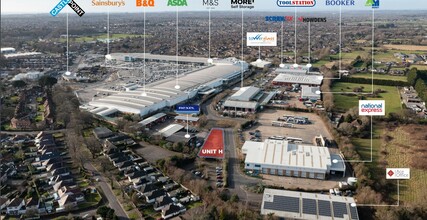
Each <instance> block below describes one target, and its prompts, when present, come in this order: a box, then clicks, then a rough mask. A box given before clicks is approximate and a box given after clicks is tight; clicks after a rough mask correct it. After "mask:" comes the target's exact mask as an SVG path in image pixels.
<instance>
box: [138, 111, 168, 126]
mask: <svg viewBox="0 0 427 220" xmlns="http://www.w3.org/2000/svg"><path fill="white" fill-rule="evenodd" d="M165 116H166V114H165V113H157V114H155V115H153V116H151V117H148V118H146V119H144V120H142V121H140V122H139V124H141V125H142V126H146V125H148V124H151V123H153V122H155V121H157V120H159V119H160V118H163V117H165Z"/></svg>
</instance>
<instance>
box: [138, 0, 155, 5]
mask: <svg viewBox="0 0 427 220" xmlns="http://www.w3.org/2000/svg"><path fill="white" fill-rule="evenodd" d="M136 7H154V0H136Z"/></svg>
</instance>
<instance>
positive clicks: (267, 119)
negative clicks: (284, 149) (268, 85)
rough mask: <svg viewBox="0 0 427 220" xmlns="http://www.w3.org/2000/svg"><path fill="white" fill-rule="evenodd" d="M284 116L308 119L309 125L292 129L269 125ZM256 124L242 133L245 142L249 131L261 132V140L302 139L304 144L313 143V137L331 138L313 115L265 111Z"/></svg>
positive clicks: (300, 125)
mask: <svg viewBox="0 0 427 220" xmlns="http://www.w3.org/2000/svg"><path fill="white" fill-rule="evenodd" d="M284 115H293V116H304V117H308V119H309V120H310V121H311V124H295V125H294V127H293V128H285V127H274V126H272V125H271V122H272V121H277V118H279V117H281V116H284ZM258 122H259V124H258V125H256V126H254V127H252V128H251V130H247V131H245V132H244V133H245V137H246V140H248V139H249V138H250V136H249V131H254V130H260V131H261V135H262V140H264V139H266V138H268V137H270V136H285V137H297V138H302V139H303V142H304V143H313V139H314V137H315V136H317V135H319V134H321V135H323V136H324V137H326V138H329V139H330V138H331V137H332V135H331V134H330V133H329V131H328V129H327V128H326V126H325V124H324V123H323V121H322V120H321V119H320V117H319V116H318V115H316V114H315V113H305V112H292V111H286V110H276V109H267V110H265V111H263V112H261V113H259V115H258Z"/></svg>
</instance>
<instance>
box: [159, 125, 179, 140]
mask: <svg viewBox="0 0 427 220" xmlns="http://www.w3.org/2000/svg"><path fill="white" fill-rule="evenodd" d="M183 128H184V126H182V125H179V124H171V125H168V126H166V127H164V128H163V129H161V130H160V131H159V132H160V133H161V134H162V135H163V136H164V137H169V136H171V135H173V134H175V133H176V132H178V131H179V130H181V129H183Z"/></svg>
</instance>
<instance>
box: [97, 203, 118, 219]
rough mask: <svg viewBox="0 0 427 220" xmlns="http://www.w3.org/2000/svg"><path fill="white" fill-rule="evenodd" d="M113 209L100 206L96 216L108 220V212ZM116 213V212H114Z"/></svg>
mask: <svg viewBox="0 0 427 220" xmlns="http://www.w3.org/2000/svg"><path fill="white" fill-rule="evenodd" d="M110 209H111V208H109V207H107V206H100V207H99V208H98V209H97V210H96V214H98V215H100V216H101V217H103V218H106V217H107V215H108V212H109V211H110ZM113 211H114V210H113Z"/></svg>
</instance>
